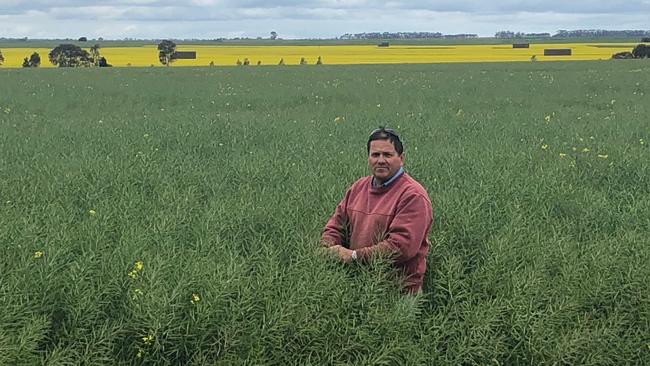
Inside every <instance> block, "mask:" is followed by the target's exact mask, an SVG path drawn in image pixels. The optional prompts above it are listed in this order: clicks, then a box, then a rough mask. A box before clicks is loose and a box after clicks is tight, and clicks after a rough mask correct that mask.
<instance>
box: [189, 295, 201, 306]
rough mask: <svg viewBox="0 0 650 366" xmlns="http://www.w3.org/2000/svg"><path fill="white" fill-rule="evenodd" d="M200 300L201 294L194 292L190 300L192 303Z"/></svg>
mask: <svg viewBox="0 0 650 366" xmlns="http://www.w3.org/2000/svg"><path fill="white" fill-rule="evenodd" d="M199 301H201V297H200V296H199V294H192V299H191V300H190V302H191V303H192V304H196V303H198V302H199Z"/></svg>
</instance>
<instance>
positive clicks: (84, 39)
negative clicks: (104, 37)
mask: <svg viewBox="0 0 650 366" xmlns="http://www.w3.org/2000/svg"><path fill="white" fill-rule="evenodd" d="M86 41H88V38H86V37H79V42H86Z"/></svg>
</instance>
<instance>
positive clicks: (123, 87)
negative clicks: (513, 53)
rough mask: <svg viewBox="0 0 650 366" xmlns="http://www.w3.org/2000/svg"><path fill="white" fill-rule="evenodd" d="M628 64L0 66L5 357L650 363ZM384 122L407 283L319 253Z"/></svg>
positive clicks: (0, 273)
mask: <svg viewBox="0 0 650 366" xmlns="http://www.w3.org/2000/svg"><path fill="white" fill-rule="evenodd" d="M105 51H106V52H108V49H106V50H105ZM3 52H4V50H3ZM107 57H108V54H107ZM108 58H109V62H114V61H113V60H110V57H108ZM325 60H326V61H327V59H325ZM649 73H650V64H648V63H647V62H644V61H642V60H641V61H640V60H620V61H617V62H609V61H607V62H605V61H602V62H601V61H583V62H548V63H547V62H535V63H534V62H526V63H523V62H520V63H515V62H513V63H505V62H504V63H489V64H481V63H468V64H433V65H349V66H336V67H333V66H328V65H323V66H321V67H319V68H316V67H286V68H277V67H249V68H206V67H200V68H199V67H183V68H180V67H172V68H162V67H161V68H113V69H98V68H88V69H83V68H82V69H35V70H23V69H5V68H4V67H3V68H2V69H0V131H2V133H1V134H0V309H2V311H1V312H0V365H33V364H52V365H58V364H75V365H76V364H92V365H154V364H155V365H178V364H192V365H322V364H337V365H423V364H426V365H459V364H466V365H486V364H495V365H496V364H527V365H540V364H544V365H550V364H562V365H578V364H579V365H618V364H639V365H642V364H649V363H650V282H648V278H650V266H648V263H650V246H649V245H648V244H649V242H648V240H649V239H648V237H649V234H650V150H649V148H648V142H649V141H650V130H649V129H648V118H647V116H648V114H649V112H650V110H649V108H650V107H649V106H650V98H649V93H650V90H649V89H648V75H649ZM379 125H387V126H388V127H393V128H396V129H398V130H399V131H400V132H401V134H402V136H403V140H404V144H405V154H406V158H405V167H406V171H407V172H408V173H409V174H411V175H412V176H414V177H415V178H416V179H418V180H419V181H420V182H421V183H422V184H423V185H424V186H425V187H426V188H427V190H428V191H429V194H430V196H431V199H432V202H433V206H434V210H435V216H436V221H435V223H434V226H433V227H432V230H431V235H430V240H431V244H432V245H431V252H430V255H429V258H428V270H427V276H426V279H425V288H424V292H423V294H422V295H420V296H417V297H412V296H402V295H400V294H399V291H398V290H397V287H398V282H399V278H397V277H396V276H395V274H394V273H393V272H392V271H391V270H390V267H389V265H388V264H387V263H375V264H373V265H372V266H367V267H364V266H343V265H341V264H339V263H337V262H335V261H333V260H331V259H330V258H325V257H323V256H322V255H321V254H320V252H319V250H318V240H319V236H320V230H321V229H322V227H323V226H324V224H325V222H326V221H327V219H328V218H329V216H330V215H331V213H332V212H333V210H334V208H335V206H336V204H337V203H338V202H339V200H340V199H341V198H342V197H343V195H344V192H345V189H346V188H347V187H348V186H349V185H350V184H351V183H353V182H354V181H355V180H356V179H358V178H359V177H361V176H364V175H367V174H368V169H367V166H366V150H365V148H366V147H365V143H366V139H367V135H368V133H369V132H370V131H371V130H372V129H374V128H376V127H378V126H379Z"/></svg>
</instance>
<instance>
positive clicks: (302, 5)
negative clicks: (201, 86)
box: [0, 0, 650, 39]
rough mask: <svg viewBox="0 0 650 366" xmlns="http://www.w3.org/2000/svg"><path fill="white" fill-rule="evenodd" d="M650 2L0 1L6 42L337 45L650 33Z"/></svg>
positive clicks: (0, 31) (0, 28) (1, 27)
mask: <svg viewBox="0 0 650 366" xmlns="http://www.w3.org/2000/svg"><path fill="white" fill-rule="evenodd" d="M649 19H650V0H625V1H622V0H608V1H602V0H523V1H522V0H496V1H488V0H485V1H478V0H477V1H470V0H440V1H423V0H411V1H406V0H394V1H378V0H266V1H263V0H240V1H235V0H118V1H108V0H103V1H97V0H52V1H50V0H0V37H29V38H78V37H80V36H86V37H88V38H98V37H103V38H104V39H122V38H126V37H129V38H157V39H160V38H177V39H182V38H201V39H213V38H221V37H226V38H232V37H265V38H266V37H268V36H269V33H270V32H271V31H276V32H277V33H278V36H279V37H281V38H286V39H289V38H333V37H338V36H340V35H342V34H345V33H361V32H383V31H388V32H398V31H404V32H413V31H417V32H441V33H444V34H453V33H476V34H478V35H480V36H492V35H494V33H495V32H497V31H500V30H512V31H522V32H548V33H551V34H553V33H555V31H557V30H558V29H567V30H571V29H611V30H615V29H643V30H648V29H650V22H649Z"/></svg>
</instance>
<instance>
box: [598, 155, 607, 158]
mask: <svg viewBox="0 0 650 366" xmlns="http://www.w3.org/2000/svg"><path fill="white" fill-rule="evenodd" d="M608 156H609V155H598V157H599V158H601V159H607V157H608Z"/></svg>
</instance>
